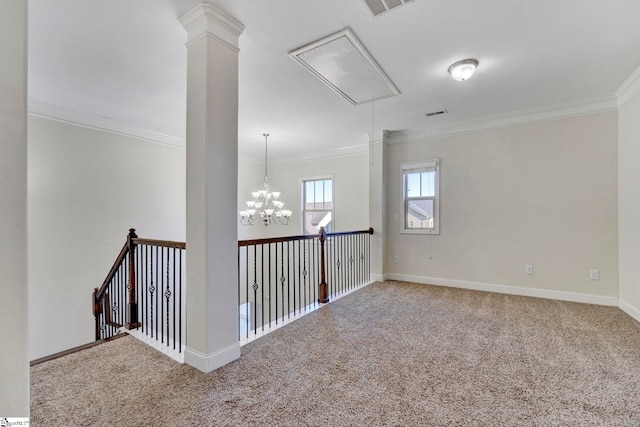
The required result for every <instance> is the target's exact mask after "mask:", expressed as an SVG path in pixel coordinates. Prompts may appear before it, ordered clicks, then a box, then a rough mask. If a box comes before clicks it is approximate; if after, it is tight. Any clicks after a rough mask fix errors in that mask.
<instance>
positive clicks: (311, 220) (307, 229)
mask: <svg viewBox="0 0 640 427" xmlns="http://www.w3.org/2000/svg"><path fill="white" fill-rule="evenodd" d="M321 224H322V225H324V230H325V231H326V232H327V233H330V232H331V228H332V227H331V211H316V212H305V213H304V234H318V233H319V232H320V230H319V227H320V225H321Z"/></svg>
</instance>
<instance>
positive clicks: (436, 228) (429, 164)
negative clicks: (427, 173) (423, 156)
mask: <svg viewBox="0 0 640 427" xmlns="http://www.w3.org/2000/svg"><path fill="white" fill-rule="evenodd" d="M427 168H435V172H436V176H435V184H434V189H435V195H434V197H433V204H434V206H433V216H434V218H433V228H421V229H416V228H407V206H408V203H407V200H408V199H407V187H406V185H407V184H406V178H405V175H406V173H407V172H408V171H417V170H420V169H427ZM400 172H401V174H402V176H401V180H402V225H401V226H400V233H402V234H432V235H437V234H440V159H432V160H423V161H419V162H404V163H402V164H401V167H400ZM422 199H431V197H424V198H422Z"/></svg>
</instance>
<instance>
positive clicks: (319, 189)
mask: <svg viewBox="0 0 640 427" xmlns="http://www.w3.org/2000/svg"><path fill="white" fill-rule="evenodd" d="M314 183H315V186H316V197H315V202H316V204H315V208H314V209H324V186H323V185H322V181H321V180H319V181H314Z"/></svg>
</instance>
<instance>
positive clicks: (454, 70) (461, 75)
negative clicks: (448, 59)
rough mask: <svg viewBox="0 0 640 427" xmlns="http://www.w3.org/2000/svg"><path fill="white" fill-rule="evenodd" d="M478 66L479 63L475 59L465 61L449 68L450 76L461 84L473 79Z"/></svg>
mask: <svg viewBox="0 0 640 427" xmlns="http://www.w3.org/2000/svg"><path fill="white" fill-rule="evenodd" d="M477 66H478V61H476V60H475V59H463V60H462V61H458V62H456V63H455V64H452V65H451V66H450V67H449V74H451V77H453V80H456V81H458V82H461V81H464V80H467V79H468V78H469V77H471V76H472V75H473V72H474V71H475V70H476V67H477Z"/></svg>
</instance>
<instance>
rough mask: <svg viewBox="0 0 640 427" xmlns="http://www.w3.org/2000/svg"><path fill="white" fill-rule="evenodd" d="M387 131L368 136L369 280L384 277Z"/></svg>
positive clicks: (382, 278) (380, 279) (382, 279)
mask: <svg viewBox="0 0 640 427" xmlns="http://www.w3.org/2000/svg"><path fill="white" fill-rule="evenodd" d="M388 134H389V133H388V132H387V131H384V130H383V131H379V132H374V134H373V135H369V223H370V224H371V227H373V236H371V280H376V281H381V282H382V281H384V280H385V276H386V271H387V270H386V265H385V262H386V259H387V256H386V247H385V244H386V237H385V236H386V232H387V226H386V224H387V213H386V212H387V206H386V203H387V200H386V190H385V189H386V187H385V186H386V181H387V176H386V174H387V173H386V167H385V158H386V152H387V148H386V147H387V143H386V140H387V138H388Z"/></svg>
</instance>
